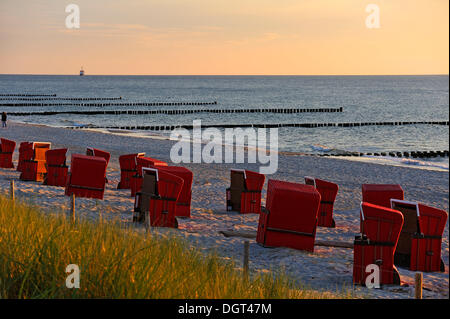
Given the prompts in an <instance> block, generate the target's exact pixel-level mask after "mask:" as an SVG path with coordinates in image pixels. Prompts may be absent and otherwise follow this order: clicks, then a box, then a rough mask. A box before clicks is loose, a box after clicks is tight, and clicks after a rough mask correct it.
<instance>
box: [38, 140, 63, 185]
mask: <svg viewBox="0 0 450 319" xmlns="http://www.w3.org/2000/svg"><path fill="white" fill-rule="evenodd" d="M66 153H67V148H61V149H56V150H48V151H47V152H45V160H46V162H47V175H46V176H45V179H44V184H45V185H50V186H61V187H65V186H66V184H67V172H68V170H69V167H68V166H67V165H66Z"/></svg>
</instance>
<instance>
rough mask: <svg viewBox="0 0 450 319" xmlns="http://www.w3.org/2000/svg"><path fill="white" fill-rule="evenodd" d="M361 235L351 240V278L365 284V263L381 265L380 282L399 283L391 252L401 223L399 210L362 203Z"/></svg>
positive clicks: (393, 250) (395, 244) (357, 282)
mask: <svg viewBox="0 0 450 319" xmlns="http://www.w3.org/2000/svg"><path fill="white" fill-rule="evenodd" d="M360 216H361V217H362V220H361V223H362V225H363V226H362V229H363V232H362V236H357V237H356V238H355V241H354V260H353V282H354V283H356V284H362V285H364V284H365V281H366V277H367V275H368V274H369V273H366V266H367V265H369V264H376V265H378V266H379V267H380V283H381V284H400V276H399V274H398V272H397V270H396V269H395V267H394V252H395V248H396V246H397V242H398V238H399V236H400V231H401V229H402V226H403V215H402V213H400V212H399V211H396V210H393V209H390V208H385V207H382V206H377V205H373V204H370V203H362V205H361V213H360Z"/></svg>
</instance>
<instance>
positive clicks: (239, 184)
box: [227, 169, 266, 214]
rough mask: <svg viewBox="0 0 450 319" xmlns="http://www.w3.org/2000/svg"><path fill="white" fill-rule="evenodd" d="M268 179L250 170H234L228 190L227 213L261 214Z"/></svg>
mask: <svg viewBox="0 0 450 319" xmlns="http://www.w3.org/2000/svg"><path fill="white" fill-rule="evenodd" d="M265 179H266V177H265V176H264V175H263V174H259V173H256V172H252V171H248V170H240V169H232V170H231V176H230V180H231V185H230V187H229V188H227V211H230V210H233V211H238V212H240V213H241V214H250V213H255V214H259V213H261V191H262V188H263V186H264V181H265Z"/></svg>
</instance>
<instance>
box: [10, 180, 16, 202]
mask: <svg viewBox="0 0 450 319" xmlns="http://www.w3.org/2000/svg"><path fill="white" fill-rule="evenodd" d="M14 191H15V189H14V180H13V179H12V180H11V184H10V189H9V195H10V198H11V200H12V201H14V200H15V198H16V197H15V194H14Z"/></svg>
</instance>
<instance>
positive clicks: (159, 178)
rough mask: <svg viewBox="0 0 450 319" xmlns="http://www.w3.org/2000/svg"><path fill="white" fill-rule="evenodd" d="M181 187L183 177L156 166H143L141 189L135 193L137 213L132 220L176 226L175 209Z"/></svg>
mask: <svg viewBox="0 0 450 319" xmlns="http://www.w3.org/2000/svg"><path fill="white" fill-rule="evenodd" d="M182 187H183V179H182V178H180V177H178V176H175V175H173V174H171V173H169V172H167V171H164V170H159V169H157V168H143V185H142V191H140V192H138V193H136V197H135V206H134V207H135V209H134V210H135V212H136V213H137V215H135V216H134V217H133V220H134V221H144V220H147V222H148V223H149V225H150V226H152V227H173V228H177V227H178V223H177V219H176V218H175V210H176V202H177V200H178V198H179V196H180V193H181V189H182ZM147 213H148V215H147ZM146 215H147V216H146Z"/></svg>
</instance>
